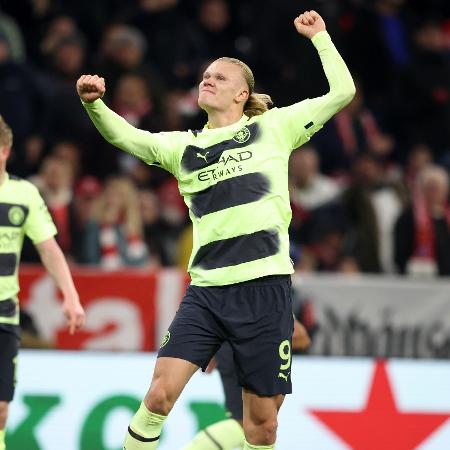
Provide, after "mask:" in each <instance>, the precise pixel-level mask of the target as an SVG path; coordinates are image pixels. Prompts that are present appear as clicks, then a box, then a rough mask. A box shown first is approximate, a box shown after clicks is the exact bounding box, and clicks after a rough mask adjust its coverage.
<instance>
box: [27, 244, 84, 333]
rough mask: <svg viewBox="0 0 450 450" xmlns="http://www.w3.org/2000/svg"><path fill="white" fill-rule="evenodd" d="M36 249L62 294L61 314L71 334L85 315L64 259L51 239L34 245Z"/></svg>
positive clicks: (77, 328)
mask: <svg viewBox="0 0 450 450" xmlns="http://www.w3.org/2000/svg"><path fill="white" fill-rule="evenodd" d="M36 248H37V250H38V252H39V255H40V257H41V260H42V263H43V264H44V266H45V268H46V269H47V271H48V273H49V274H50V276H51V277H52V278H53V280H54V282H55V284H56V285H57V286H58V288H59V289H60V290H61V292H62V294H63V298H64V302H63V312H64V315H65V317H66V319H67V324H68V326H69V330H70V333H71V334H72V333H74V332H75V331H77V330H79V329H80V328H81V327H82V326H83V324H84V320H85V314H84V310H83V307H82V306H81V304H80V299H79V297H78V293H77V291H76V289H75V285H74V284H73V280H72V275H71V274H70V270H69V267H68V265H67V262H66V258H65V257H64V254H63V252H62V251H61V248H60V247H59V245H58V244H57V242H56V241H55V238H53V237H52V238H50V239H47V240H45V241H43V242H41V243H39V244H36Z"/></svg>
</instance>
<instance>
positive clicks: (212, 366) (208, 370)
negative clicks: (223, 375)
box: [205, 357, 217, 373]
mask: <svg viewBox="0 0 450 450" xmlns="http://www.w3.org/2000/svg"><path fill="white" fill-rule="evenodd" d="M216 367H217V363H216V358H214V357H213V358H211V361H210V362H209V364H208V367H207V368H206V370H205V373H212V372H214V369H215V368H216Z"/></svg>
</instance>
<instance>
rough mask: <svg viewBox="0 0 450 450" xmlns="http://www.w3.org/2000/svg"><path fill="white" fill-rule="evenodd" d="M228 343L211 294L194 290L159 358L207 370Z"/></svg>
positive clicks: (180, 311) (197, 289)
mask: <svg viewBox="0 0 450 450" xmlns="http://www.w3.org/2000/svg"><path fill="white" fill-rule="evenodd" d="M223 340H224V332H223V329H222V327H221V325H220V323H219V322H218V319H217V317H216V316H215V315H214V314H213V313H212V311H211V306H210V304H209V302H208V291H207V289H202V288H199V287H192V286H190V287H189V288H188V290H187V291H186V295H185V296H184V298H183V301H182V302H181V304H180V307H179V309H178V311H177V313H176V315H175V318H174V320H173V322H172V323H171V325H170V327H169V329H168V331H167V333H166V336H165V338H164V340H163V342H162V344H161V347H160V349H159V352H158V358H162V357H170V358H179V359H183V360H185V361H189V362H191V363H192V364H195V365H196V366H199V367H201V368H202V370H205V369H206V367H207V365H208V363H209V361H210V360H211V358H212V357H213V355H214V354H215V353H216V352H217V350H218V349H219V347H220V345H221V344H222V342H223Z"/></svg>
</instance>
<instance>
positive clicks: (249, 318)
mask: <svg viewBox="0 0 450 450" xmlns="http://www.w3.org/2000/svg"><path fill="white" fill-rule="evenodd" d="M293 329H294V319H293V316H292V299H291V277H290V276H289V275H272V276H267V277H263V278H257V279H255V280H250V281H245V282H243V283H237V284H232V285H229V286H217V287H216V286H215V287H199V286H192V285H190V286H189V287H188V289H187V291H186V294H185V296H184V298H183V301H182V302H181V304H180V308H179V309H178V311H177V314H176V316H175V319H174V320H173V322H172V324H171V325H170V327H169V330H168V332H167V334H166V337H165V339H164V341H163V343H162V345H161V348H160V350H159V353H158V357H172V358H181V359H184V360H186V361H189V362H192V363H193V364H196V365H197V366H199V367H201V368H202V370H205V369H206V367H207V365H208V363H209V361H210V360H211V358H212V357H213V356H214V354H215V353H216V352H217V350H218V349H219V348H220V346H221V345H222V343H223V342H228V343H229V344H230V346H231V348H232V351H233V359H234V364H235V368H236V371H237V377H238V382H239V385H240V386H241V387H243V388H245V389H248V390H249V391H252V392H254V393H255V394H258V395H260V396H273V395H277V394H290V393H291V392H292V384H291V343H292V333H293Z"/></svg>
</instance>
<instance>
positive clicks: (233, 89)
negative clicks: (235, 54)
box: [198, 61, 248, 112]
mask: <svg viewBox="0 0 450 450" xmlns="http://www.w3.org/2000/svg"><path fill="white" fill-rule="evenodd" d="M247 98H248V86H247V83H246V82H245V79H244V77H243V75H242V71H241V69H240V67H239V66H237V65H236V64H232V63H229V62H226V61H214V62H213V63H212V64H211V65H210V66H209V67H208V68H207V69H206V70H205V72H204V74H203V79H202V81H201V82H200V85H199V93H198V104H199V106H200V108H202V109H204V110H205V111H206V112H208V111H212V110H217V111H227V110H228V109H229V108H230V107H231V106H232V105H235V104H236V103H240V102H243V103H245V100H246V99H247Z"/></svg>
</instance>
